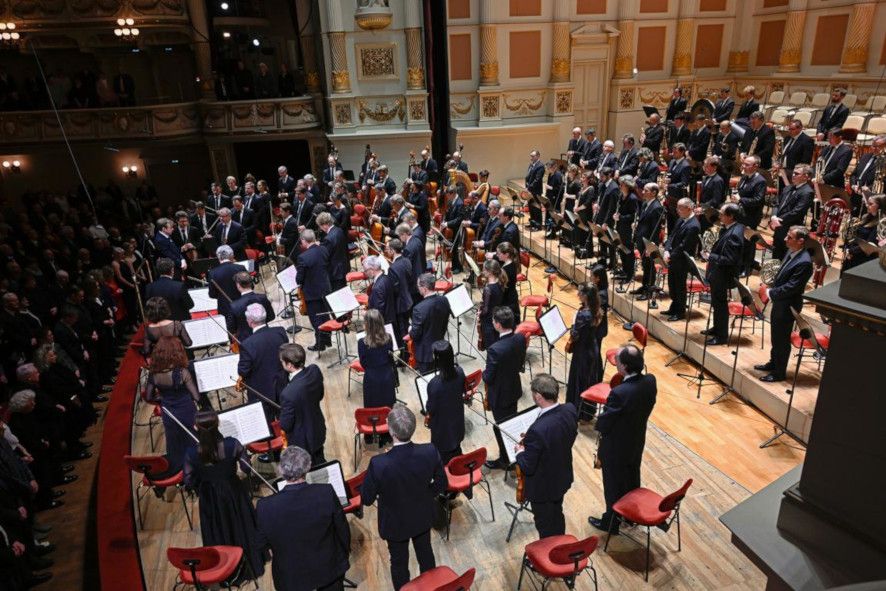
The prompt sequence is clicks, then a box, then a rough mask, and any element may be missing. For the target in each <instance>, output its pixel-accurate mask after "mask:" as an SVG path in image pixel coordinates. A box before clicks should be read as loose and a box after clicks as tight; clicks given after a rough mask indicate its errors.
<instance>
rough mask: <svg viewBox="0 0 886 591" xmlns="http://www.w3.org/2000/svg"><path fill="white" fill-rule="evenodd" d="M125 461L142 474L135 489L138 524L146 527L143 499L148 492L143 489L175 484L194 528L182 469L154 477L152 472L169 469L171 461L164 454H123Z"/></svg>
mask: <svg viewBox="0 0 886 591" xmlns="http://www.w3.org/2000/svg"><path fill="white" fill-rule="evenodd" d="M123 461H124V462H126V466H127V467H129V469H130V470H132V471H133V472H136V473H137V474H140V475H141V480H139V481H138V486H137V487H136V490H135V507H136V509H137V510H138V526H139V527H140V528H144V527H145V522H144V518H143V517H142V507H141V501H142V499H143V498H145V496H147V494H148V493H147V492H142V489H150V488H152V487H155V486H156V487H160V488H168V487H170V486H174V487H175V488H177V489H178V492H179V494H180V495H181V500H182V507H183V508H184V510H185V517H187V518H188V527H189V528H190V529H192V530H193V529H194V524H193V522H192V521H191V513H190V512H189V511H188V503H187V501H185V488H184V484H183V482H184V474H183V473H182V471H181V470H179V471H178V472H177V473H175V474H173V475H172V476H170V477H168V478H154V477H152V476H151V475H152V474H162V473H163V472H166V471H168V470H169V462H168V461H166V458H165V457H163V456H123Z"/></svg>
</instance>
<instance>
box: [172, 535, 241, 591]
mask: <svg viewBox="0 0 886 591" xmlns="http://www.w3.org/2000/svg"><path fill="white" fill-rule="evenodd" d="M166 558H167V559H168V560H169V562H171V563H172V566H174V567H175V568H177V569H178V578H177V580H176V583H175V587H176V588H178V586H179V585H193V586H194V587H195V588H196V589H198V590H199V589H209V588H210V587H211V586H213V585H221V586H223V587H225V588H226V589H232V588H233V587H232V585H233V581H235V580H236V579H238V578H239V574H240V570H241V569H242V568H246V570H247V571H248V572H249V574H250V575H251V576H250V579H249V580H251V581H252V582H253V583H255V588H256V589H258V581H257V580H256V576H255V573H254V572H252V566H250V564H249V561H248V560H244V559H243V548H241V547H240V546H203V547H201V548H167V549H166ZM238 587H239V586H238Z"/></svg>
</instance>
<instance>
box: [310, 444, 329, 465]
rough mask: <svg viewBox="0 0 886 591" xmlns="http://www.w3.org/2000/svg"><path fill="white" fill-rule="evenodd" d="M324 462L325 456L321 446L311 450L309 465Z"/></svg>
mask: <svg viewBox="0 0 886 591" xmlns="http://www.w3.org/2000/svg"><path fill="white" fill-rule="evenodd" d="M325 463H326V456H325V455H324V454H323V446H322V445H321V446H320V449H318V450H316V451H314V452H311V466H319V465H320V464H325Z"/></svg>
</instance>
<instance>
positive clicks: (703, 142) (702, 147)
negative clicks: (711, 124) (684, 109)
mask: <svg viewBox="0 0 886 591" xmlns="http://www.w3.org/2000/svg"><path fill="white" fill-rule="evenodd" d="M710 144H711V131H710V130H709V129H708V127H707V125H705V116H704V115H698V116H697V117H696V118H695V129H693V130H692V133H690V134H689V146H688V149H687V152H688V154H689V157H690V158H691V159H692V165H693V167H695V165H696V164H697V165H701V163H702V162H703V161H704V159H705V157H706V156H707V154H708V146H710Z"/></svg>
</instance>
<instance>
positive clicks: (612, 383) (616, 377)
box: [609, 372, 625, 388]
mask: <svg viewBox="0 0 886 591" xmlns="http://www.w3.org/2000/svg"><path fill="white" fill-rule="evenodd" d="M624 379H625V377H624V376H623V375H621V374H620V373H618V372H616V373H615V374H613V376H612V377H611V378H609V387H610V388H615V387H616V386H618V385H619V384H621V382H622V381H623V380H624Z"/></svg>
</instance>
